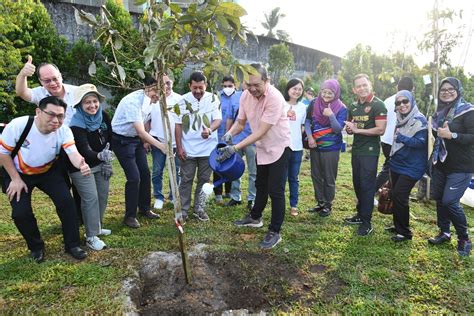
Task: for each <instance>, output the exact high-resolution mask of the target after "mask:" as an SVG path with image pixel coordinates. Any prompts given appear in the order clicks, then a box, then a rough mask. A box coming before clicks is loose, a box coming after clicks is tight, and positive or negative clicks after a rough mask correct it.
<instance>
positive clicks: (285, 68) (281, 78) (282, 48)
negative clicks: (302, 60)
mask: <svg viewBox="0 0 474 316" xmlns="http://www.w3.org/2000/svg"><path fill="white" fill-rule="evenodd" d="M268 65H269V66H268V72H269V73H270V78H271V79H272V82H273V83H274V84H275V86H277V87H278V88H279V89H280V91H283V89H284V88H285V86H286V82H287V81H288V78H289V76H291V74H292V73H293V72H294V70H295V61H294V56H293V53H292V52H290V50H289V49H288V46H286V44H285V43H281V44H276V45H273V46H271V47H270V50H269V51H268Z"/></svg>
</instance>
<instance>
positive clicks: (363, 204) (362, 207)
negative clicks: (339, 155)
mask: <svg viewBox="0 0 474 316" xmlns="http://www.w3.org/2000/svg"><path fill="white" fill-rule="evenodd" d="M378 160H379V157H378V156H358V155H352V159H351V165H352V184H353V185H354V191H355V194H356V197H357V215H358V216H359V217H360V218H361V219H362V222H363V223H366V224H370V222H371V220H372V211H373V209H374V195H375V182H376V179H377V164H378Z"/></svg>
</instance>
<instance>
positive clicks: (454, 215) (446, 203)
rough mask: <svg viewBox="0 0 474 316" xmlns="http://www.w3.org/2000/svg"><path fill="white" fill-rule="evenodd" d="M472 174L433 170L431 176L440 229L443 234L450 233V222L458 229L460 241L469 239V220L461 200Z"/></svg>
mask: <svg viewBox="0 0 474 316" xmlns="http://www.w3.org/2000/svg"><path fill="white" fill-rule="evenodd" d="M471 178H472V174H471V173H444V172H443V171H441V170H439V169H438V168H436V167H434V168H433V173H432V176H431V197H432V198H433V199H434V200H436V214H437V217H438V227H439V229H440V230H441V231H442V232H443V233H449V231H450V222H451V223H453V225H454V228H455V229H456V234H457V235H458V238H459V239H467V238H468V233H467V220H466V215H465V214H464V209H463V208H462V206H461V204H460V203H459V200H460V199H461V198H462V196H463V195H464V191H466V189H467V187H468V186H469V183H470V182H471Z"/></svg>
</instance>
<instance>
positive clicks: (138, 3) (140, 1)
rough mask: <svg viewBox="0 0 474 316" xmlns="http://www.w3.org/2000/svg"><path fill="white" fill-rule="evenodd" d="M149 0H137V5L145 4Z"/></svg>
mask: <svg viewBox="0 0 474 316" xmlns="http://www.w3.org/2000/svg"><path fill="white" fill-rule="evenodd" d="M146 1H147V0H135V2H134V3H135V5H136V6H139V5H144V4H145V3H146Z"/></svg>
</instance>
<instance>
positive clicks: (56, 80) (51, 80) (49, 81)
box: [40, 77, 60, 84]
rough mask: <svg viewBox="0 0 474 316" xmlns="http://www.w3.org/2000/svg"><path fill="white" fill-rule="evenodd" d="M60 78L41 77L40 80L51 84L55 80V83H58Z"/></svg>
mask: <svg viewBox="0 0 474 316" xmlns="http://www.w3.org/2000/svg"><path fill="white" fill-rule="evenodd" d="M59 80H60V79H59V78H56V77H53V78H51V79H45V80H43V79H40V81H41V82H42V83H43V84H50V83H51V82H54V83H58V82H59Z"/></svg>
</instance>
